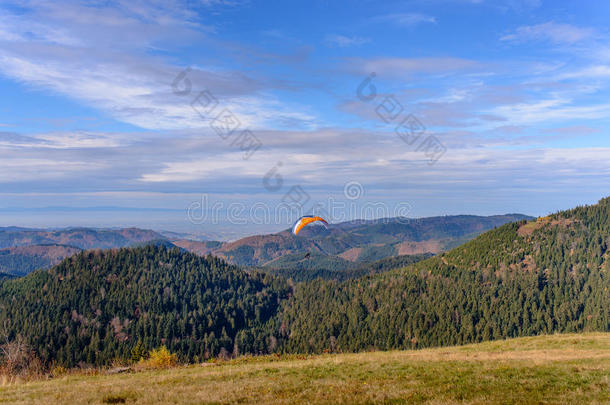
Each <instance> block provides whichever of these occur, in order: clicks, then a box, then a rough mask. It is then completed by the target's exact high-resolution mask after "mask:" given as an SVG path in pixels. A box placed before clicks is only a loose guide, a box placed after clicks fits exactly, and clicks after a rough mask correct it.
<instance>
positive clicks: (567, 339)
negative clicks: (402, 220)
mask: <svg viewBox="0 0 610 405" xmlns="http://www.w3.org/2000/svg"><path fill="white" fill-rule="evenodd" d="M0 402H1V403H44V404H53V403H62V404H63V403H65V404H81V403H82V404H97V403H137V404H153V403H155V404H156V403H164V404H174V403H176V404H178V403H179V404H202V403H219V404H220V403H258V404H267V403H282V404H290V403H295V402H299V403H329V404H330V403H387V404H401V403H432V404H451V403H468V404H488V403H503V404H512V403H515V404H516V403H519V404H543V403H544V404H553V403H556V404H565V403H574V404H584V403H596V404H600V403H606V404H610V333H588V334H567V335H552V336H541V337H531V338H520V339H511V340H505V341H496V342H487V343H482V344H476V345H467V346H459V347H445V348H438V349H428V350H419V351H391V352H371V353H359V354H338V355H321V356H310V357H304V356H303V357H301V358H299V357H297V356H292V357H273V356H266V357H257V358H240V359H236V360H232V361H228V362H221V363H205V364H200V365H193V366H185V367H178V368H174V369H171V370H164V371H145V372H138V373H130V374H118V375H101V374H100V375H94V376H84V375H70V376H66V377H61V378H56V379H51V380H45V381H35V382H29V383H22V384H15V385H10V386H4V387H0Z"/></svg>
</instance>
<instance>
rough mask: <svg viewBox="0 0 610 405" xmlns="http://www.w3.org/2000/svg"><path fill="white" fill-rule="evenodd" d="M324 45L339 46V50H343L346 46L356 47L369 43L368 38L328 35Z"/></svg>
mask: <svg viewBox="0 0 610 405" xmlns="http://www.w3.org/2000/svg"><path fill="white" fill-rule="evenodd" d="M325 40H326V43H327V44H329V45H331V46H339V47H341V48H345V47H348V46H358V45H363V44H367V43H369V42H371V39H370V38H364V37H359V36H351V37H348V36H345V35H337V34H330V35H327V36H326V39H325Z"/></svg>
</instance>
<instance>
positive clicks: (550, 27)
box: [500, 21, 594, 44]
mask: <svg viewBox="0 0 610 405" xmlns="http://www.w3.org/2000/svg"><path fill="white" fill-rule="evenodd" d="M593 34H594V30H593V29H591V28H581V27H576V26H574V25H570V24H562V23H556V22H552V21H551V22H546V23H543V24H537V25H529V26H521V27H519V28H517V29H516V30H515V31H514V32H513V33H510V34H507V35H504V36H502V37H501V38H500V40H501V41H515V42H529V41H548V42H552V43H554V44H574V43H576V42H580V41H582V40H584V39H587V38H590V37H591V36H593Z"/></svg>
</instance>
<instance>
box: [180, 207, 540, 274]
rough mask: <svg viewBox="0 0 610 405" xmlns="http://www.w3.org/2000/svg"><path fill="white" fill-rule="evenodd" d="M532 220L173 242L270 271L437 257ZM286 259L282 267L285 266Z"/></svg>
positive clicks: (452, 221)
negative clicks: (289, 260)
mask: <svg viewBox="0 0 610 405" xmlns="http://www.w3.org/2000/svg"><path fill="white" fill-rule="evenodd" d="M524 219H525V220H528V219H533V217H530V216H527V215H522V214H506V215H493V216H486V217H484V216H475V215H454V216H443V217H430V218H420V219H407V218H386V219H379V220H355V221H349V222H342V223H338V224H331V225H330V226H329V227H328V229H325V228H323V227H316V226H310V227H307V228H305V229H303V230H302V231H301V233H299V235H298V236H294V235H292V233H291V232H290V230H285V231H282V232H279V233H275V234H267V235H257V236H248V237H246V238H242V239H239V240H237V241H234V242H224V243H220V244H219V243H218V242H194V241H187V240H174V241H172V242H173V243H174V244H175V245H176V246H180V247H182V248H184V249H187V250H189V251H191V252H196V253H198V254H212V255H215V256H219V257H223V258H225V259H226V260H228V261H229V262H230V263H233V264H237V265H242V266H270V267H273V266H274V263H276V261H277V260H278V259H280V258H283V257H285V256H287V255H296V256H295V257H296V258H297V259H298V255H299V254H306V253H311V252H317V253H321V254H322V255H325V256H330V257H335V258H336V261H337V262H339V261H341V260H347V261H351V262H372V261H376V260H380V259H384V258H387V257H394V256H399V255H414V254H424V253H439V252H442V251H445V250H449V249H451V248H453V247H455V246H458V245H460V244H462V243H464V242H466V241H468V240H470V239H472V238H474V237H476V236H477V235H479V234H481V233H483V232H485V231H488V230H490V229H493V228H494V227H497V226H501V225H504V224H506V223H508V222H514V221H520V220H524ZM285 264H286V263H285V260H284V265H285Z"/></svg>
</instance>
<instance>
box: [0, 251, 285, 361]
mask: <svg viewBox="0 0 610 405" xmlns="http://www.w3.org/2000/svg"><path fill="white" fill-rule="evenodd" d="M288 293H289V289H288V287H287V285H286V284H285V282H284V281H282V280H281V279H276V278H273V277H272V276H269V275H262V274H259V273H254V274H248V273H246V272H244V271H241V270H239V269H238V268H236V267H234V266H231V265H228V264H226V263H225V262H223V261H221V260H219V259H216V258H213V257H207V258H202V257H199V256H196V255H193V254H190V253H185V252H182V251H180V250H179V249H177V248H174V249H171V250H167V249H166V248H165V247H158V246H146V247H142V248H134V249H121V250H114V251H97V252H84V253H80V254H77V255H76V256H73V257H71V258H68V259H66V260H64V261H63V262H62V263H60V264H59V265H57V266H55V267H54V268H52V269H51V270H49V271H37V272H34V273H32V274H30V275H29V276H26V277H24V278H21V279H17V280H8V281H3V282H1V283H0V325H2V326H3V327H4V328H6V329H7V330H8V331H9V339H11V338H14V337H15V336H16V335H17V334H21V335H23V336H24V337H25V338H26V339H27V340H28V341H29V343H30V344H31V345H32V347H33V348H34V350H35V352H36V353H37V354H38V355H39V356H40V357H41V358H42V360H43V361H44V362H45V363H46V364H51V363H52V362H57V363H58V364H62V365H66V366H75V365H77V364H79V363H82V364H94V365H96V364H97V365H100V364H109V363H110V362H111V361H112V360H113V359H115V358H129V356H130V351H131V349H132V348H133V347H134V346H135V345H136V344H137V342H138V341H139V342H141V348H143V349H146V350H150V349H152V348H156V347H159V346H161V345H162V344H165V345H167V347H168V348H170V350H172V351H175V352H178V353H180V357H181V358H182V359H183V360H190V361H194V360H197V359H199V360H202V359H204V358H207V357H210V356H218V355H219V354H221V353H223V352H224V353H232V352H250V353H262V352H266V351H267V350H268V348H269V346H268V345H269V343H270V341H271V340H270V339H269V336H268V335H269V333H268V332H267V331H268V330H270V328H269V327H268V326H267V325H266V324H267V323H268V321H269V320H270V319H271V318H273V317H275V316H276V315H277V310H278V306H279V303H280V302H281V300H282V299H285V298H286V297H287V295H288Z"/></svg>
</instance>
